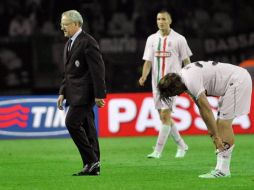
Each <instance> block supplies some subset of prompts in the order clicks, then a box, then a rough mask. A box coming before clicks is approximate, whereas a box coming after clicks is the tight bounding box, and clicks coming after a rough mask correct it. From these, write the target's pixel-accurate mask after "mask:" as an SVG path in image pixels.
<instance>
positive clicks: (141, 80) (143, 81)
mask: <svg viewBox="0 0 254 190" xmlns="http://www.w3.org/2000/svg"><path fill="white" fill-rule="evenodd" d="M138 82H139V85H140V86H144V85H145V82H146V77H143V76H141V77H140V79H139V81H138Z"/></svg>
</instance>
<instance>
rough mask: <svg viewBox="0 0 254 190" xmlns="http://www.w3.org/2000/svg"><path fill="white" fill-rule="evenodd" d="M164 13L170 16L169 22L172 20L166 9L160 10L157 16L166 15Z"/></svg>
mask: <svg viewBox="0 0 254 190" xmlns="http://www.w3.org/2000/svg"><path fill="white" fill-rule="evenodd" d="M164 13H166V14H167V15H168V18H169V20H172V16H171V14H170V13H169V12H168V11H167V10H166V9H162V10H160V11H159V12H158V13H157V14H164Z"/></svg>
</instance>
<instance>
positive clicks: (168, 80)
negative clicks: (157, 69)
mask: <svg viewBox="0 0 254 190" xmlns="http://www.w3.org/2000/svg"><path fill="white" fill-rule="evenodd" d="M157 88H158V90H159V92H160V99H161V100H162V101H164V102H167V101H168V100H169V99H170V98H171V97H173V96H176V95H180V94H181V93H183V92H184V91H185V90H186V87H185V85H184V84H183V82H182V79H181V77H180V76H179V75H178V74H177V73H169V74H167V75H165V76H164V77H163V78H161V80H160V82H159V83H158V85H157Z"/></svg>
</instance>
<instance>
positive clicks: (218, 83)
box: [179, 61, 247, 99]
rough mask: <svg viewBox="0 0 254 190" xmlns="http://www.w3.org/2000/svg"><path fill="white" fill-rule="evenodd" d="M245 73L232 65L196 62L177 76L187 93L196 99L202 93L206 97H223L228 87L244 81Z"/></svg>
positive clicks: (244, 70)
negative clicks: (180, 78)
mask: <svg viewBox="0 0 254 190" xmlns="http://www.w3.org/2000/svg"><path fill="white" fill-rule="evenodd" d="M246 72H247V71H246V69H244V68H241V67H238V66H235V65H232V64H227V63H220V62H214V61H198V62H194V63H191V64H188V65H187V66H185V67H184V68H183V69H182V70H181V71H180V73H179V74H180V76H181V77H182V80H183V82H184V84H185V85H186V87H187V89H188V91H189V92H190V93H191V94H192V95H193V96H194V97H195V98H196V99H198V98H199V96H200V94H201V93H202V92H204V91H206V94H207V95H208V96H224V94H225V93H226V91H227V89H228V88H229V86H232V85H234V86H235V85H237V84H240V83H241V82H242V80H245V78H244V77H243V76H244V75H246Z"/></svg>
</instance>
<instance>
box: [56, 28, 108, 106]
mask: <svg viewBox="0 0 254 190" xmlns="http://www.w3.org/2000/svg"><path fill="white" fill-rule="evenodd" d="M66 46H67V45H65V48H64V78H63V81H62V84H61V87H60V90H59V94H62V95H64V97H65V98H66V100H67V102H68V103H69V104H70V105H71V106H77V105H85V104H91V103H93V102H94V99H95V98H105V97H106V85H105V65H104V62H103V59H102V55H101V52H100V50H99V46H98V44H97V42H96V41H95V39H94V38H93V37H92V36H90V35H89V34H87V33H85V32H83V31H82V32H81V33H80V34H79V35H78V36H77V38H76V39H75V41H74V43H73V45H72V48H71V51H70V52H69V54H68V56H67V54H66V53H67V52H66V51H67V47H66Z"/></svg>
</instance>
